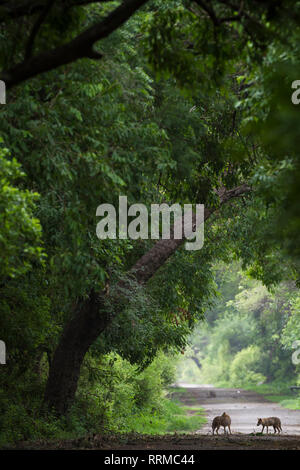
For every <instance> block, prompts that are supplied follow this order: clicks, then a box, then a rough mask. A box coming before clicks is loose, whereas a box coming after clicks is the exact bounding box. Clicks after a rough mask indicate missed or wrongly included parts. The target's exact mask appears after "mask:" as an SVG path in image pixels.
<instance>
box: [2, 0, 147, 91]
mask: <svg viewBox="0 0 300 470" xmlns="http://www.w3.org/2000/svg"><path fill="white" fill-rule="evenodd" d="M148 1H149V0H124V1H123V3H122V4H121V5H120V6H119V7H117V8H116V9H115V10H113V11H112V12H111V13H110V14H109V15H108V16H107V17H106V18H105V19H104V20H102V21H100V22H99V23H96V24H95V25H94V26H91V27H90V28H88V29H87V30H86V31H84V32H83V33H81V34H79V35H78V36H77V37H76V38H75V39H73V40H72V41H70V42H68V43H67V44H64V45H62V46H60V47H57V48H55V49H52V50H50V51H47V52H44V53H41V54H38V55H36V56H34V57H32V58H30V59H28V60H26V59H25V60H24V61H23V62H21V63H19V64H17V65H16V66H15V67H13V68H12V69H10V70H8V71H4V72H2V74H1V75H0V79H1V80H4V81H5V83H6V87H7V89H9V88H11V87H13V86H15V85H18V84H19V83H22V82H24V81H25V80H28V79H29V78H32V77H35V76H37V75H39V74H41V73H44V72H48V71H49V70H53V69H55V68H57V67H60V66H61V65H66V64H69V63H70V62H75V61H76V60H78V59H81V58H84V57H86V58H92V59H100V58H101V57H102V55H101V54H100V53H99V52H97V51H95V50H94V45H95V43H96V42H97V41H99V40H101V39H104V38H106V37H108V36H109V35H110V34H111V33H112V32H114V31H115V30H116V29H118V28H119V27H120V26H122V25H123V24H124V23H125V22H126V21H127V20H128V19H129V18H130V17H131V16H132V15H133V14H134V13H135V12H136V11H137V10H138V9H139V8H140V7H142V6H143V5H145V4H146V3H147V2H148Z"/></svg>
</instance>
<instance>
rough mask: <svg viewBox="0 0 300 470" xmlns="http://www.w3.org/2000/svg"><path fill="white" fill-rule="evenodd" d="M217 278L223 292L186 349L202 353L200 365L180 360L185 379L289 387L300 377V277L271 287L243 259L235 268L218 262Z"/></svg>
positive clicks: (227, 384) (298, 381) (192, 355)
mask: <svg viewBox="0 0 300 470" xmlns="http://www.w3.org/2000/svg"><path fill="white" fill-rule="evenodd" d="M216 281H217V284H218V289H219V292H220V296H219V297H218V299H217V300H216V303H215V306H214V307H213V308H212V309H211V310H208V311H207V312H206V322H205V323H204V324H201V325H199V326H198V327H197V328H196V329H195V331H194V332H193V336H192V338H191V344H190V347H189V351H188V352H187V354H186V357H187V358H188V357H192V358H193V357H196V358H198V360H199V365H200V368H199V367H196V366H191V359H189V360H188V361H187V359H185V360H184V361H183V363H182V364H180V366H179V368H180V371H181V372H180V373H181V374H182V376H183V379H184V380H193V381H196V382H197V381H201V382H203V381H204V382H207V383H214V384H217V385H221V386H233V387H247V386H252V387H253V386H257V387H256V389H257V390H259V386H260V385H262V384H266V385H268V386H269V388H270V386H273V388H274V390H275V389H276V387H277V388H278V387H279V388H280V387H281V388H282V387H284V389H285V391H288V385H289V384H290V385H296V384H297V383H300V375H299V373H300V369H299V365H297V364H293V362H292V354H293V353H294V351H295V349H294V347H293V342H294V341H295V339H298V338H299V334H298V333H299V307H298V306H299V298H300V297H299V291H298V289H297V288H296V287H295V285H294V283H292V282H284V283H282V284H280V285H279V286H277V287H276V288H275V289H273V290H272V291H271V292H270V291H268V290H267V289H266V288H265V287H264V286H263V285H262V284H261V282H259V281H254V280H253V279H251V278H249V276H247V275H246V274H245V273H243V272H242V271H241V269H240V266H239V264H237V263H233V264H232V265H230V269H229V268H228V266H224V265H218V266H217V267H216ZM298 349H299V348H298ZM262 390H264V388H263V387H262Z"/></svg>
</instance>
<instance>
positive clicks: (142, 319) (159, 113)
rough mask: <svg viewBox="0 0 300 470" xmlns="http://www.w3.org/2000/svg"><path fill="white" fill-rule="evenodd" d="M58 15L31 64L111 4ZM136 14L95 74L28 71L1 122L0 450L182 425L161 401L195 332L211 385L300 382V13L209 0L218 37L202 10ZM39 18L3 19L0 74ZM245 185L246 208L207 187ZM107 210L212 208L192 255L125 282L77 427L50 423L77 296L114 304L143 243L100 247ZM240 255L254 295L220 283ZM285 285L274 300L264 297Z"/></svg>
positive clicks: (73, 418) (173, 6)
mask: <svg viewBox="0 0 300 470" xmlns="http://www.w3.org/2000/svg"><path fill="white" fill-rule="evenodd" d="M59 3H60V2H56V5H55V6H54V7H53V8H52V9H51V11H50V13H49V14H48V16H47V17H46V19H45V20H44V23H43V24H42V26H41V28H40V29H39V30H38V34H37V36H36V37H35V42H34V48H33V49H34V51H33V52H34V53H35V54H39V53H42V52H43V51H44V50H49V49H51V48H53V47H56V46H58V45H59V44H62V43H67V42H68V41H70V40H71V39H72V38H73V37H75V36H76V35H79V33H80V32H81V31H82V30H83V29H84V28H87V27H89V26H91V25H93V24H94V23H96V22H97V21H100V20H102V19H103V18H105V17H106V15H107V14H108V13H109V12H111V11H113V9H114V8H115V7H116V6H118V5H119V2H98V3H97V4H91V5H89V4H87V5H86V6H78V5H77V6H76V2H68V3H70V5H71V4H72V5H71V6H70V8H67V6H66V5H63V6H62V4H61V5H59ZM79 3H80V2H79ZM87 3H89V2H87ZM91 3H93V2H91ZM145 3H147V4H146V5H145V7H144V8H143V9H141V10H139V11H138V12H137V13H136V15H135V16H133V17H132V18H130V20H129V21H128V22H127V23H125V24H124V25H123V26H122V27H121V28H118V29H116V30H115V31H114V32H113V33H112V34H111V35H110V36H109V37H108V38H106V39H104V40H103V41H101V43H100V44H99V45H97V50H99V51H101V54H102V55H103V58H102V59H101V61H95V60H92V58H85V59H82V60H80V61H74V62H72V61H71V62H70V63H66V64H64V63H63V64H64V65H62V66H61V67H59V68H53V69H51V70H50V71H47V72H46V73H44V74H38V73H37V74H36V75H34V76H33V77H32V78H31V79H30V80H28V81H23V82H21V83H20V84H19V86H17V87H14V88H11V90H9V92H8V94H7V95H8V96H7V105H5V106H1V108H0V134H1V142H0V209H1V210H0V224H1V225H0V249H1V260H0V296H1V301H0V339H1V340H3V341H5V343H6V347H7V364H6V365H5V366H2V365H1V366H0V367H1V376H0V388H1V391H0V393H1V403H0V420H1V421H2V423H1V430H4V433H3V434H2V437H1V439H0V441H1V443H5V442H9V441H16V440H19V439H31V438H37V437H43V436H46V437H54V436H64V435H76V434H84V433H86V432H100V431H104V430H108V431H115V430H121V431H130V430H136V431H140V432H145V431H146V432H167V431H175V430H180V429H183V428H185V426H187V427H188V426H189V424H187V422H185V417H184V416H179V417H177V418H178V420H177V421H176V419H175V418H174V417H172V415H173V414H177V413H176V410H177V412H178V408H174V406H175V407H176V405H173V404H170V403H169V402H168V401H167V399H166V398H163V397H164V390H165V389H166V387H167V385H168V384H170V383H171V382H172V381H173V380H174V374H173V373H172V370H173V365H172V363H173V362H175V361H176V359H175V356H176V354H178V353H179V352H182V353H183V352H184V350H185V349H186V348H187V343H188V341H189V340H190V336H189V335H190V334H191V332H192V331H193V329H194V328H195V327H197V329H196V330H195V333H194V335H195V336H194V337H193V339H192V345H196V346H197V347H199V348H200V343H201V348H200V351H201V355H200V360H201V362H202V372H201V374H202V375H201V377H204V378H205V380H210V381H214V382H216V383H221V382H222V383H226V384H231V385H237V386H240V385H243V384H246V383H251V384H256V383H257V382H260V381H261V382H263V381H276V380H277V381H283V380H286V381H289V380H294V381H295V380H296V377H297V374H299V371H297V370H296V369H295V367H294V366H293V365H292V364H291V363H290V351H291V344H292V342H293V341H294V340H295V339H300V336H299V295H298V293H297V290H296V287H295V284H296V283H297V281H298V282H299V271H300V265H299V261H300V258H299V246H300V243H299V241H300V240H299V233H300V230H299V228H300V222H299V220H300V214H299V207H300V206H299V203H298V199H299V197H298V195H299V189H298V188H299V184H300V176H299V175H300V170H299V162H300V160H299V150H298V149H299V132H298V128H299V126H298V124H299V109H300V107H299V108H297V106H295V105H293V104H292V103H291V99H290V96H291V82H292V80H293V79H294V78H300V77H297V73H299V61H300V56H299V44H300V42H299V34H300V33H299V27H297V21H298V20H299V18H298V16H299V11H300V6H299V2H296V3H295V2H278V7H272V5H271V3H273V2H268V1H263V2H260V5H258V2H257V5H256V7H257V8H256V11H255V12H254V13H253V12H252V8H251V2H249V1H245V2H242V3H243V4H244V8H245V14H244V15H242V14H240V13H241V12H239V9H238V8H234V9H233V10H234V11H233V13H232V11H231V10H232V9H231V8H229V7H228V6H226V2H219V1H213V2H209V3H212V4H213V7H214V12H215V15H217V16H219V17H220V18H228V19H226V21H225V20H224V21H221V22H220V23H219V24H217V23H218V22H217V21H216V20H215V18H214V16H213V15H210V14H207V11H204V10H202V9H201V5H200V6H199V4H198V3H197V2H190V1H181V0H170V1H162V0H155V1H151V2H145ZM282 3H285V5H281V4H282ZM74 5H75V6H74ZM291 8H292V10H293V14H292V15H291V14H290V11H291ZM0 14H1V11H0ZM232 15H233V17H232ZM38 18H39V14H38V13H37V14H33V15H30V14H25V15H24V16H22V17H20V18H10V17H9V15H8V16H7V17H4V20H3V21H4V24H5V27H2V26H1V29H0V40H1V45H0V66H1V68H3V70H10V69H11V68H12V67H13V66H15V64H17V63H19V62H20V61H22V60H23V58H24V54H25V55H26V51H24V43H26V41H25V40H24V38H25V39H26V40H27V41H28V40H30V31H31V32H32V31H33V28H34V25H35V24H36V21H37V20H38ZM1 24H2V23H1ZM287 35H288V39H286V38H287ZM278 83H280V84H281V86H280V87H278V86H277V84H278ZM244 183H248V184H249V185H251V188H252V191H251V194H247V195H245V196H244V197H243V198H242V199H237V200H235V201H234V202H231V203H230V204H229V205H227V206H224V207H222V206H221V205H220V200H219V197H218V195H217V191H218V190H220V188H221V189H224V190H226V189H232V188H234V187H237V186H239V185H242V184H244ZM119 195H126V196H127V197H128V203H129V204H133V203H136V202H142V203H144V204H145V205H146V206H147V207H149V206H150V204H151V203H162V202H167V203H169V204H171V203H174V202H180V204H184V203H203V204H205V206H206V207H210V208H211V210H212V212H213V213H212V215H211V217H210V219H209V220H208V221H207V223H206V226H205V244H204V248H203V249H202V250H199V251H195V252H189V251H186V250H184V248H180V249H179V250H177V251H176V253H175V254H174V255H173V256H172V257H171V258H170V259H168V261H167V262H165V263H164V264H163V265H162V266H161V267H160V269H159V270H158V272H157V273H156V275H155V276H154V277H153V278H152V279H150V281H149V282H148V283H147V285H146V286H142V285H140V284H138V283H137V284H136V283H134V281H132V286H131V289H130V292H129V293H128V297H129V298H130V300H129V301H128V303H127V304H126V306H125V307H124V308H123V310H122V311H121V312H120V314H119V315H118V316H116V317H115V318H114V319H113V321H112V322H111V323H110V324H109V326H108V327H107V328H106V329H105V331H104V332H103V333H102V334H101V335H100V336H99V338H98V339H97V340H96V341H95V342H94V344H93V345H92V347H91V348H90V349H89V351H88V353H87V354H86V356H85V359H84V363H83V365H82V368H81V375H80V382H79V387H78V390H77V395H76V399H75V402H74V403H73V407H72V409H71V410H70V413H69V414H68V415H67V416H66V417H64V418H60V419H57V418H55V417H54V416H52V415H51V414H47V412H45V410H44V409H43V394H44V389H45V384H46V382H47V377H48V373H49V367H51V364H52V358H53V354H54V351H55V350H56V348H57V345H58V344H59V341H60V336H61V333H62V330H63V327H64V326H65V325H66V324H67V323H68V321H69V319H70V318H71V317H72V315H73V313H74V309H75V306H76V305H77V303H78V301H79V299H86V298H88V296H89V293H90V292H91V291H95V292H97V293H100V292H102V291H103V290H104V289H106V288H107V286H108V285H109V286H112V288H113V286H114V285H116V284H117V283H118V281H119V280H120V279H123V278H124V277H125V276H126V273H127V272H128V270H129V269H130V268H131V267H132V266H133V265H134V263H135V262H136V261H137V260H139V259H140V257H141V256H142V255H143V254H144V253H146V252H147V250H148V249H149V248H150V247H152V246H153V243H154V242H152V241H150V240H141V239H138V240H101V241H100V240H98V239H97V237H96V224H97V221H98V220H97V218H96V209H97V207H98V205H99V204H101V203H106V202H109V203H111V204H114V205H115V207H117V206H118V198H119ZM233 258H234V259H236V258H238V259H239V260H240V262H241V266H242V268H243V269H244V270H248V273H249V274H250V275H251V276H252V278H255V279H257V280H259V281H260V282H262V283H263V284H264V285H263V284H261V283H259V282H256V281H253V279H252V280H250V279H249V278H248V277H246V276H245V275H243V274H241V272H240V268H239V269H238V270H237V269H236V268H234V269H233V271H232V272H230V271H229V269H228V267H225V268H224V266H223V265H222V267H221V268H217V269H215V266H216V265H217V266H218V264H217V263H218V262H220V261H221V262H223V263H227V264H228V263H229V264H230V263H231V262H232V259H233ZM218 277H222V282H221V280H220V282H219V281H218ZM216 279H217V282H216V281H215V280H216ZM280 282H283V283H282V284H280V285H279V287H277V290H275V291H274V293H272V294H271V293H270V292H269V291H267V289H266V287H264V286H267V287H269V288H274V286H275V285H278V284H279V283H280ZM239 286H241V289H239ZM218 288H219V289H221V293H222V297H220V299H221V300H220V301H219V302H218V303H217V304H216V305H214V306H212V305H213V304H212V302H213V299H214V296H215V294H216V292H217V290H218ZM113 308H114V305H112V310H113ZM204 317H206V318H207V325H206V326H204V323H203V322H202V320H203V319H204ZM199 322H200V323H199ZM199 325H200V326H199ZM199 342H200V343H199ZM171 354H173V355H174V358H173V359H172V356H171ZM178 413H180V412H178ZM150 421H151V423H150ZM149 423H150V424H149Z"/></svg>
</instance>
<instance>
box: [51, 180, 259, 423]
mask: <svg viewBox="0 0 300 470" xmlns="http://www.w3.org/2000/svg"><path fill="white" fill-rule="evenodd" d="M249 190H250V188H249V187H248V186H247V185H242V186H239V187H238V188H235V189H232V190H229V191H226V190H225V189H223V188H222V189H221V190H219V192H218V194H219V197H220V201H221V204H223V203H225V202H227V201H228V200H230V199H231V198H233V197H237V196H240V195H242V194H244V193H246V192H248V191H249ZM212 212H213V210H208V209H205V214H204V220H207V219H208V217H209V216H210V215H211V213H212ZM183 242H184V240H183V239H174V238H172V233H171V239H170V240H159V241H158V242H157V243H156V244H155V245H154V246H153V247H152V248H151V249H150V250H149V251H148V252H147V253H146V254H145V255H143V256H142V257H141V258H140V259H139V260H138V262H137V263H136V264H135V265H134V266H133V267H132V269H131V270H130V273H129V275H130V276H131V277H134V278H135V280H136V281H137V282H138V283H141V284H144V283H146V282H147V281H148V280H149V279H150V278H151V277H152V276H153V275H154V274H155V273H156V271H157V270H158V269H159V268H160V267H161V266H162V265H163V264H164V263H165V262H166V260H167V259H168V258H169V257H170V256H171V255H172V254H173V253H175V251H176V250H177V249H178V248H179V247H180V246H181V244H182V243H183ZM119 287H120V289H119V292H118V286H117V289H116V290H115V293H114V294H113V296H111V297H107V296H106V295H105V294H104V293H102V294H97V293H95V292H91V294H90V296H89V298H88V299H86V300H84V301H81V302H80V303H79V304H78V305H77V308H76V309H75V312H74V314H73V316H72V318H71V319H70V321H69V322H68V323H67V324H66V326H65V328H64V331H63V333H62V336H61V339H60V342H59V345H58V347H57V349H56V351H55V354H54V357H53V360H52V364H51V367H50V371H49V378H48V382H47V386H46V391H45V402H46V404H47V406H48V407H49V408H50V409H54V410H55V411H56V413H57V414H65V413H66V412H67V411H68V409H69V406H70V404H71V403H72V401H73V399H74V396H75V393H76V389H77V384H78V379H79V374H80V368H81V364H82V361H83V359H84V356H85V353H86V352H87V351H88V349H89V347H90V346H91V345H92V344H93V343H94V341H95V340H96V339H97V338H98V336H99V335H100V333H102V332H103V331H104V330H105V328H106V327H107V326H108V325H109V324H110V322H111V320H112V318H114V317H115V316H116V315H118V313H119V312H120V311H121V310H122V305H124V301H125V302H126V297H125V296H124V294H123V293H122V292H123V291H124V287H128V286H126V285H124V281H122V283H120V284H119ZM116 292H117V294H116ZM116 298H117V299H118V302H117V303H115V300H114V299H116ZM112 308H113V310H112Z"/></svg>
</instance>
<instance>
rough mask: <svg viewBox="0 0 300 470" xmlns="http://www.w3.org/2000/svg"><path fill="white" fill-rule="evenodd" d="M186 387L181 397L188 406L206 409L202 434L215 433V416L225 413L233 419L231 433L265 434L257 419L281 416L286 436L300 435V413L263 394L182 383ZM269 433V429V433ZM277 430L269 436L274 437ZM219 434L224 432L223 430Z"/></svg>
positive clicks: (283, 432) (283, 431)
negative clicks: (213, 430)
mask: <svg viewBox="0 0 300 470" xmlns="http://www.w3.org/2000/svg"><path fill="white" fill-rule="evenodd" d="M177 386H179V387H182V389H183V393H182V394H181V393H180V392H179V393H178V394H176V395H177V398H178V399H179V400H180V401H181V402H182V403H183V404H184V405H187V406H197V405H198V406H199V407H200V406H201V407H202V408H204V409H205V414H206V418H207V420H208V421H207V424H205V425H204V426H203V427H202V428H201V429H200V430H199V431H198V433H199V434H205V435H208V434H211V433H212V430H211V422H212V420H213V418H214V417H215V416H219V415H221V414H222V413H223V412H224V411H226V413H228V414H229V415H230V416H231V431H232V433H233V434H236V433H238V434H239V433H243V434H250V433H257V432H261V428H262V427H261V426H259V427H257V426H256V423H257V418H264V417H268V416H277V417H278V418H280V420H281V425H282V435H298V436H300V410H289V409H287V408H283V407H282V406H280V405H279V404H278V403H273V402H270V401H269V400H267V399H266V398H264V397H263V396H262V395H260V394H258V393H255V392H251V391H247V390H242V389H234V388H215V387H213V386H212V385H191V384H185V383H180V384H177ZM264 432H266V429H265V431H264ZM273 432H274V430H273V428H269V433H272V434H273ZM219 433H220V434H222V433H223V428H222V430H221V429H220V430H219Z"/></svg>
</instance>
